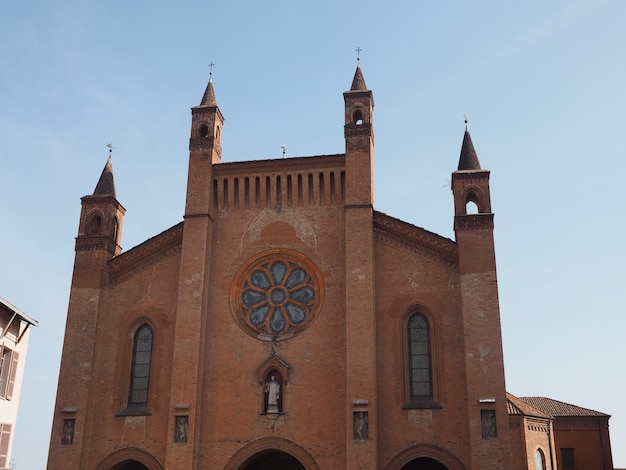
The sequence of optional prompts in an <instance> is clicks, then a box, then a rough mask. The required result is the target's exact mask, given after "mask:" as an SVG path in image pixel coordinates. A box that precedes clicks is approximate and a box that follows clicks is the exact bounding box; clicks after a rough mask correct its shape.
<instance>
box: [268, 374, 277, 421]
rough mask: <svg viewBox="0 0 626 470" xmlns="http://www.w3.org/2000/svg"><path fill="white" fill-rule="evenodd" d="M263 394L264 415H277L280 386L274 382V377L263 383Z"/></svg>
mask: <svg viewBox="0 0 626 470" xmlns="http://www.w3.org/2000/svg"><path fill="white" fill-rule="evenodd" d="M265 394H266V395H267V400H266V403H267V406H266V408H265V412H266V413H278V412H280V409H279V408H278V401H279V400H280V384H279V383H278V382H277V381H276V378H275V377H274V375H272V376H270V379H269V380H268V381H267V382H266V383H265Z"/></svg>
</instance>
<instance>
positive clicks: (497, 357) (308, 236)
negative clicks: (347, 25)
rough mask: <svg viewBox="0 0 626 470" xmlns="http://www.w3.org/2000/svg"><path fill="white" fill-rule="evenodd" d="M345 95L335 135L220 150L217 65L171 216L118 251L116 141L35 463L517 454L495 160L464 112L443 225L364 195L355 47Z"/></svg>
mask: <svg viewBox="0 0 626 470" xmlns="http://www.w3.org/2000/svg"><path fill="white" fill-rule="evenodd" d="M343 96H344V102H345V126H344V135H345V152H344V153H341V154H337V155H320V156H311V157H301V158H288V159H278V160H264V161H246V162H234V163H226V162H224V163H223V162H222V146H221V136H222V131H223V124H224V117H223V115H222V112H221V111H220V108H219V107H218V105H217V100H216V97H215V92H214V89H213V84H212V81H211V80H209V84H208V86H207V88H206V91H205V93H204V96H203V97H202V100H201V104H200V105H199V106H195V107H193V108H192V121H191V138H190V141H189V173H188V184H187V197H186V206H185V214H184V219H183V221H182V222H180V223H178V224H177V225H174V226H173V227H171V228H170V229H168V230H166V231H164V232H163V233H161V234H158V235H156V236H154V237H152V238H150V239H148V240H146V241H145V242H144V243H142V244H140V245H138V246H136V247H134V248H132V249H130V250H128V251H125V252H122V250H121V247H120V244H121V239H122V225H123V219H124V213H125V209H124V207H123V206H122V205H121V204H120V202H119V201H118V199H117V195H116V191H115V184H114V181H113V170H112V165H111V160H110V159H109V161H108V162H107V164H106V166H105V168H104V170H103V172H102V175H101V177H100V180H99V181H98V183H97V185H96V189H95V191H94V193H93V194H92V195H89V196H85V197H83V198H82V211H81V215H80V222H79V230H78V236H77V238H76V255H75V265H74V273H73V280H72V287H71V294H70V300H69V309H68V316H67V326H66V333H65V342H64V346H63V356H62V362H61V371H60V376H59V385H58V392H57V399H56V407H55V411H54V421H53V428H52V437H51V443H50V451H49V461H48V469H50V470H54V469H68V468H72V469H97V470H113V469H116V470H123V469H126V470H131V469H149V470H160V469H194V470H196V469H198V470H200V469H226V470H250V469H270V468H271V469H276V470H282V469H306V470H337V469H359V470H363V469H371V470H374V469H385V470H411V469H426V470H429V469H430V470H445V469H448V470H471V469H473V470H489V469H493V470H502V469H508V468H517V467H512V466H511V465H512V462H511V455H512V447H513V446H512V443H511V439H512V437H511V436H512V434H511V431H510V428H509V414H508V410H507V394H506V391H505V381H504V365H503V356H502V341H501V330H500V313H499V303H498V290H497V277H496V263H495V253H494V243H493V217H494V216H493V213H492V212H491V202H490V190H489V171H487V170H485V169H482V168H481V166H480V163H479V160H478V157H477V154H476V152H475V150H474V147H473V144H472V141H471V138H470V135H469V133H468V132H467V130H466V132H465V135H464V137H463V143H462V145H461V152H460V157H459V159H458V165H454V167H456V170H454V171H452V197H453V202H454V213H451V214H450V217H451V222H452V221H453V222H454V230H455V239H454V240H451V239H448V238H445V237H442V236H440V235H437V234H435V233H432V232H429V231H427V230H424V229H422V228H419V227H417V226H414V225H411V224H409V223H406V222H404V221H402V220H398V219H396V218H394V217H392V216H390V215H386V214H384V213H381V212H378V211H376V210H375V209H374V207H373V179H374V174H373V169H374V164H373V159H374V127H373V111H374V99H373V95H372V92H371V91H370V90H368V89H367V87H366V85H365V80H364V78H363V74H362V71H361V68H360V67H357V70H356V73H355V75H354V79H353V82H352V86H351V88H350V90H349V91H346V92H345V93H344V94H343ZM450 163H451V167H452V165H453V164H456V163H457V161H456V156H455V157H454V158H451V162H450ZM454 167H452V168H454ZM94 180H95V178H94ZM548 425H549V423H548ZM516 435H517V434H516ZM538 442H539V441H538ZM541 442H543V441H541ZM546 442H548V444H546V445H547V446H548V447H550V445H551V444H550V443H549V440H548V441H546ZM537 445H538V446H539V445H543V444H541V443H539V444H537ZM544 452H545V454H546V455H548V453H549V452H552V449H551V448H550V449H548V448H546V449H545V450H544ZM529 453H530V454H532V450H531V451H529ZM520 468H528V467H520ZM530 468H534V467H530Z"/></svg>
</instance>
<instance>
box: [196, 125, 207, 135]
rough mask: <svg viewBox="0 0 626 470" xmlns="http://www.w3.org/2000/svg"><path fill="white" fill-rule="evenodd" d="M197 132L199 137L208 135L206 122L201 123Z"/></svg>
mask: <svg viewBox="0 0 626 470" xmlns="http://www.w3.org/2000/svg"><path fill="white" fill-rule="evenodd" d="M198 134H199V137H208V136H209V126H207V125H206V124H202V125H201V126H200V127H199V128H198Z"/></svg>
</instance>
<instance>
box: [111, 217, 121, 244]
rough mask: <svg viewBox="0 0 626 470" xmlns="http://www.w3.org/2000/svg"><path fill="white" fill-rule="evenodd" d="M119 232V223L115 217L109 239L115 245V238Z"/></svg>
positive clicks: (116, 241)
mask: <svg viewBox="0 0 626 470" xmlns="http://www.w3.org/2000/svg"><path fill="white" fill-rule="evenodd" d="M119 230H120V223H119V222H118V220H117V217H115V218H114V219H113V226H112V227H111V238H113V241H114V242H115V243H118V240H117V236H118V233H119Z"/></svg>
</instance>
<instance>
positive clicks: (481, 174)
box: [452, 170, 491, 180]
mask: <svg viewBox="0 0 626 470" xmlns="http://www.w3.org/2000/svg"><path fill="white" fill-rule="evenodd" d="M490 173H491V172H490V171H489V170H457V171H453V172H452V177H453V178H454V179H455V180H477V179H485V177H489V174H490Z"/></svg>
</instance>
